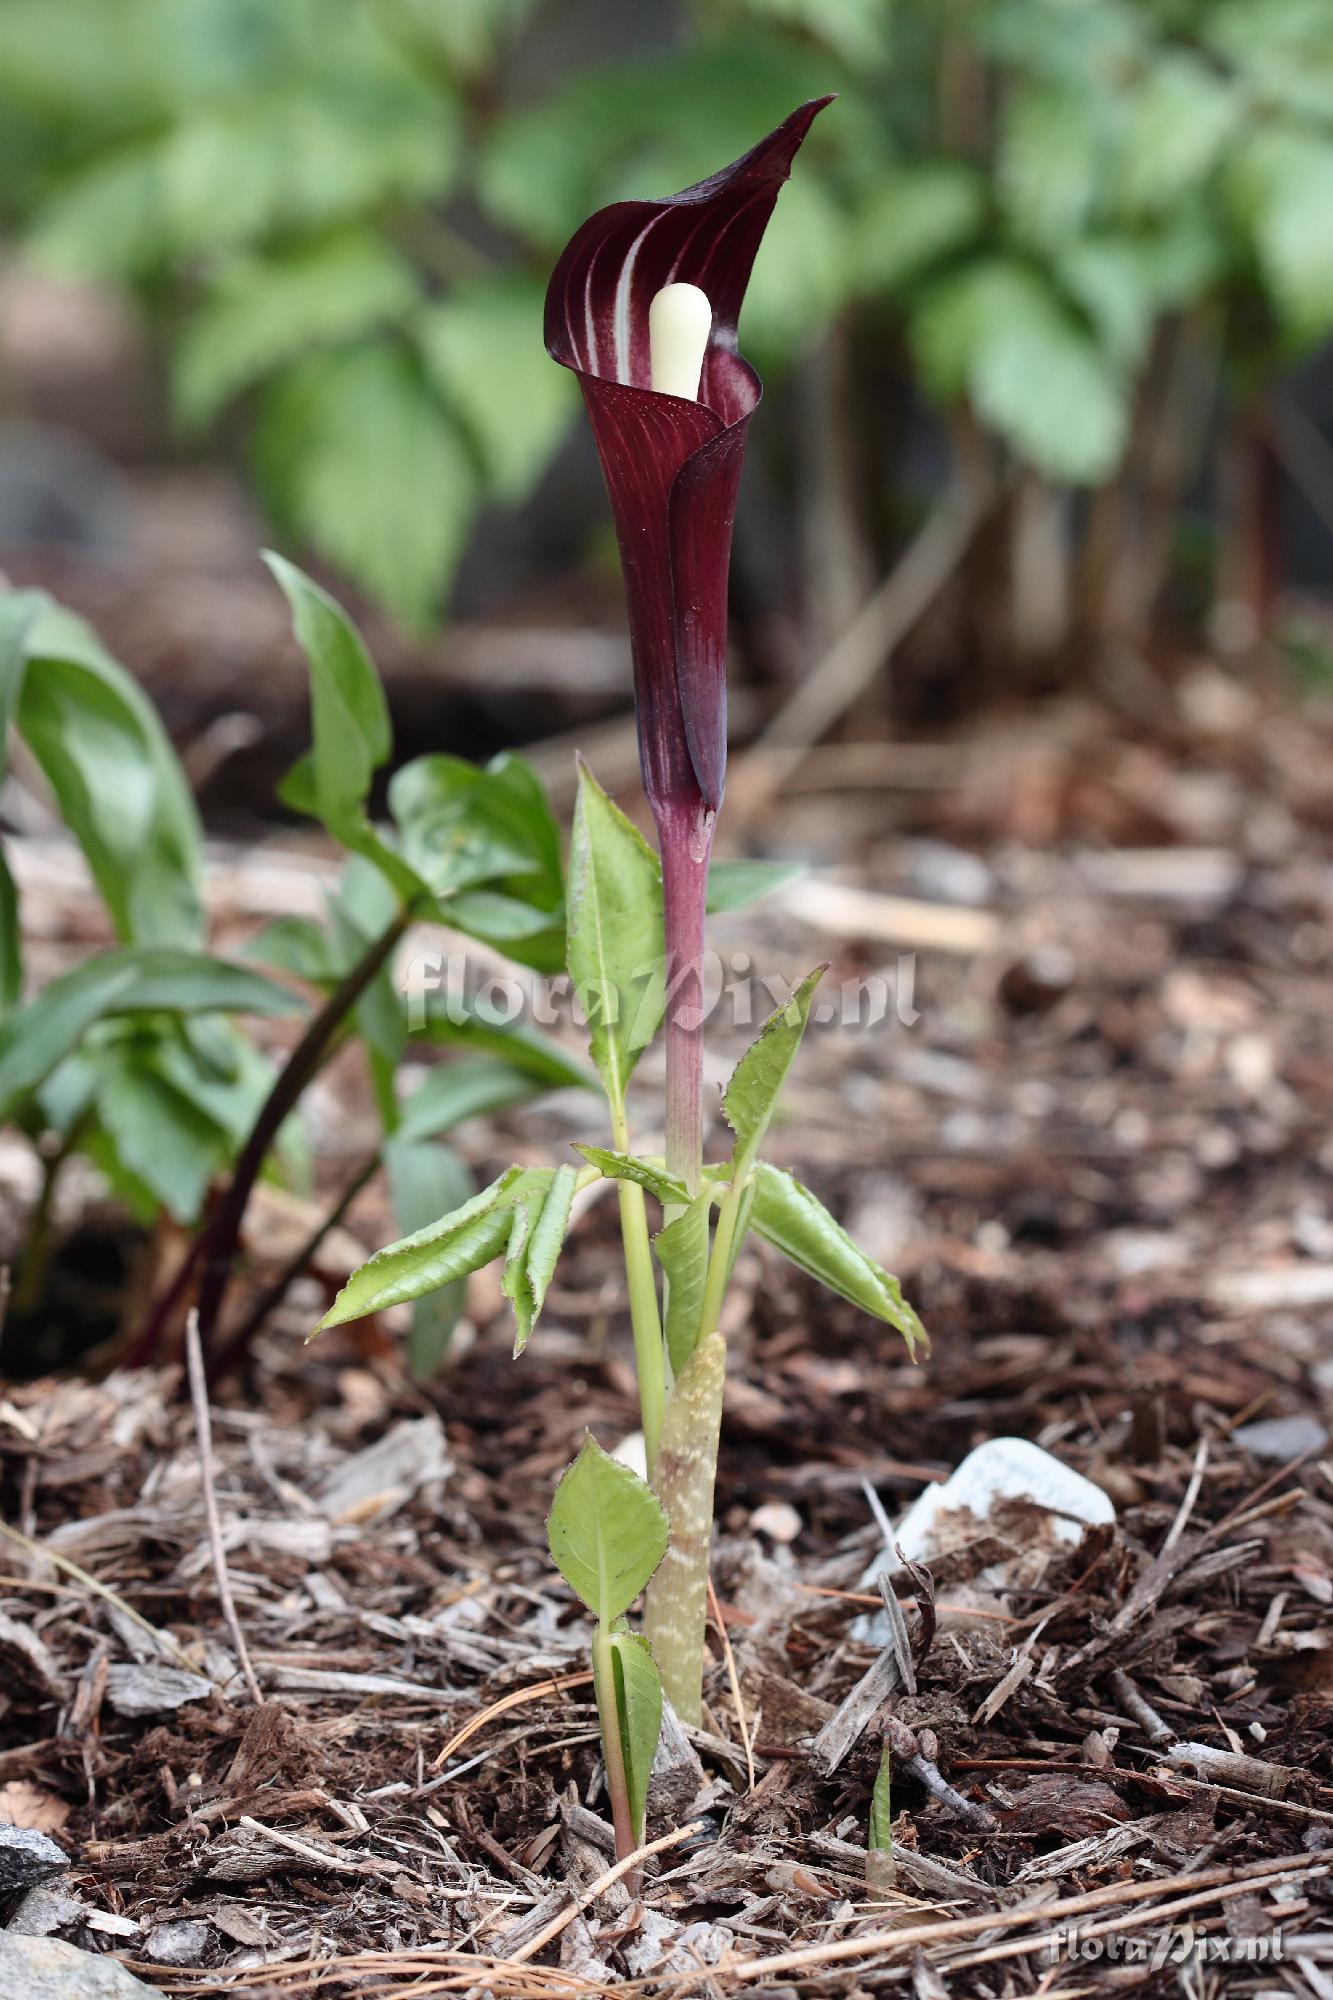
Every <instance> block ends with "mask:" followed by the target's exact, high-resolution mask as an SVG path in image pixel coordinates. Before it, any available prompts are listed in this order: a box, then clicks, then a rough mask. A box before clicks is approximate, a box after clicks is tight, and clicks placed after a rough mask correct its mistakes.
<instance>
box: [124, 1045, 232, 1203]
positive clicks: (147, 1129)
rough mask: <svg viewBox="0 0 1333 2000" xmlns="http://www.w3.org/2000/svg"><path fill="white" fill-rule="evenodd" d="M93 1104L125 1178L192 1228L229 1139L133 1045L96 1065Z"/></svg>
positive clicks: (196, 1104) (225, 1152)
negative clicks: (98, 1067) (99, 1069)
mask: <svg viewBox="0 0 1333 2000" xmlns="http://www.w3.org/2000/svg"><path fill="white" fill-rule="evenodd" d="M96 1102H97V1116H98V1120H99V1122H100V1124H101V1127H102V1129H103V1131H104V1132H105V1134H106V1136H107V1138H108V1139H109V1140H110V1141H111V1143H112V1145H113V1146H114V1147H115V1149H116V1152H117V1154H118V1156H119V1158H120V1160H121V1163H122V1164H123V1166H124V1167H125V1168H126V1169H127V1170H128V1172H130V1173H131V1174H133V1175H134V1176H135V1178H136V1179H137V1180H139V1181H140V1182H141V1183H142V1184H143V1186H144V1187H145V1188H147V1189H148V1191H149V1192H150V1193H151V1194H152V1196H153V1199H154V1200H155V1201H156V1202H157V1203H159V1204H160V1205H161V1207H163V1208H165V1210H166V1211H167V1213H168V1215H170V1216H172V1217H173V1219H174V1220H175V1221H177V1222H179V1223H181V1224H182V1225H183V1226H186V1227H188V1226H189V1225H190V1224H192V1223H194V1222H195V1221H197V1220H198V1217H199V1215H200V1213H201V1211H202V1209H203V1205H204V1196H205V1195H206V1194H207V1192H208V1185H209V1182H210V1180H211V1179H212V1176H213V1174H214V1173H215V1172H217V1171H218V1170H219V1169H220V1168H221V1167H222V1166H223V1165H224V1164H225V1162H226V1160H227V1158H228V1156H229V1153H230V1147H229V1144H228V1137H227V1134H226V1133H224V1132H223V1131H222V1130H221V1129H220V1128H219V1126H218V1125H217V1124H216V1123H215V1121H214V1120H213V1119H212V1118H210V1117H209V1116H208V1114H207V1113H206V1112H205V1111H204V1110H203V1109H202V1108H201V1107H200V1105H199V1104H198V1103H197V1102H196V1101H195V1100H194V1099H193V1098H192V1097H191V1096H190V1095H188V1094H187V1093H186V1092H185V1091H183V1090H181V1089H180V1088H179V1087H178V1085H177V1084H176V1083H175V1082H174V1081H173V1080H171V1079H170V1078H168V1077H166V1076H164V1075H163V1074H162V1073H161V1071H160V1070H159V1069H158V1068H157V1067H156V1065H155V1064H154V1063H153V1061H152V1060H151V1058H148V1057H145V1056H142V1055H140V1054H138V1053H137V1052H136V1051H135V1050H134V1048H133V1047H132V1046H129V1047H123V1048H121V1049H119V1050H117V1051H115V1052H114V1055H113V1057H112V1059H111V1060H110V1061H108V1062H107V1063H106V1064H104V1065H103V1066H102V1073H101V1075H100V1077H99V1080H98V1087H97V1099H96Z"/></svg>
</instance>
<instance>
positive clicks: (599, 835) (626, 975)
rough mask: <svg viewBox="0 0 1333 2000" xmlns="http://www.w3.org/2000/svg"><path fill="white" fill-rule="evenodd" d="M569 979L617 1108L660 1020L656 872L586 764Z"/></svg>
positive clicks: (575, 852)
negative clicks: (657, 996) (655, 989)
mask: <svg viewBox="0 0 1333 2000" xmlns="http://www.w3.org/2000/svg"><path fill="white" fill-rule="evenodd" d="M568 951H569V976H570V978H571V979H572V980H573V982H574V991H575V992H576V993H577V995H578V998H579V1004H580V1005H581V1007H582V1008H583V1012H584V1014H585V1016H586V1017H587V1022H588V1040H589V1044H590V1046H591V1049H592V1059H593V1062H594V1063H595V1064H596V1066H597V1070H598V1073H599V1075H600V1076H601V1079H602V1082H603V1084H604V1085H605V1086H606V1092H607V1096H608V1097H609V1098H610V1100H611V1103H612V1104H613V1105H623V1103H624V1101H625V1091H626V1089H627V1088H628V1086H629V1080H630V1077H631V1076H632V1074H633V1072H634V1066H635V1064H636V1063H637V1062H638V1060H639V1057H640V1055H641V1054H642V1053H643V1051H644V1049H645V1048H646V1047H647V1045H648V1043H649V1042H650V1041H651V1040H652V1038H653V1035H654V1034H655V1032H656V1030H657V1026H658V1023H659V1021H660V1020H661V1015H662V1007H661V1006H659V1005H658V1004H656V1000H655V998H654V993H653V986H654V975H655V974H656V980H655V984H656V987H657V989H658V993H659V997H661V998H663V1000H664V996H662V995H661V993H660V989H661V987H662V984H663V982H662V979H661V967H662V871H661V866H660V863H659V862H658V859H657V856H656V855H655V854H654V853H653V850H652V848H651V847H649V845H648V843H647V841H646V840H645V839H644V838H643V835H642V834H641V833H640V832H639V831H638V829H637V828H636V827H635V826H633V825H632V824H631V822H630V821H629V820H628V819H626V817H625V815H624V813H622V812H621V810H620V808H619V806H617V805H616V804H615V803H614V801H613V800H611V799H610V798H608V796H607V794H606V793H605V792H604V791H603V790H602V788H601V786H600V785H599V784H598V783H597V781H596V779H595V778H594V777H593V776H592V774H591V772H590V771H589V770H588V769H587V768H586V766H581V767H580V770H579V790H578V800H577V803H576V804H575V808H574V834H573V843H572V846H571V849H570V857H569V921H568Z"/></svg>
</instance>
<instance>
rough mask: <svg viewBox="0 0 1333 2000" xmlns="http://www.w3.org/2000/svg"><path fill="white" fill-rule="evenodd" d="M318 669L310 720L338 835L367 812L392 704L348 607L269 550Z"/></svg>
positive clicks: (325, 817)
mask: <svg viewBox="0 0 1333 2000" xmlns="http://www.w3.org/2000/svg"><path fill="white" fill-rule="evenodd" d="M264 561H265V562H266V563H267V564H268V567H269V569H270V570H271V571H272V572H273V575H274V578H275V579H276V581H277V583H278V585H279V587H280V588H281V590H282V593H283V595H284V596H285V597H286V599H287V602H288V604H289V605H290V606H291V611H292V629H293V630H294V632H295V633H296V639H297V643H298V644H299V646H300V648H301V651H302V652H303V653H304V654H305V657H306V663H307V665H308V666H309V668H310V721H311V729H312V732H313V735H314V750H313V764H312V767H311V771H312V776H313V779H314V786H315V796H316V799H317V801H318V808H319V817H320V818H321V820H322V821H323V822H324V824H325V826H327V827H328V828H329V830H330V831H331V832H332V833H334V835H335V836H338V835H339V834H340V830H341V829H342V828H343V827H344V826H345V825H346V824H347V823H348V822H349V821H351V820H354V819H356V818H358V817H359V816H360V815H361V814H362V813H363V812H364V810H365V804H366V800H367V798H368V796H369V793H370V787H371V782H372V780H373V778H374V776H375V772H376V771H377V770H378V769H379V767H380V765H381V764H383V763H384V762H386V760H387V759H388V757H389V754H390V752H391V751H392V749H393V737H392V733H391V731H390V727H389V705H388V703H387V702H386V700H385V698H384V689H383V686H382V685H381V683H380V677H379V675H378V674H377V673H376V671H375V668H374V665H373V664H372V661H371V658H370V655H369V653H368V652H367V651H366V647H365V642H364V640H363V639H362V637H361V634H360V633H359V632H358V631H357V629H356V627H355V625H353V623H352V621H351V619H350V618H349V617H348V616H347V613H346V612H345V611H344V610H343V608H342V606H341V605H340V604H338V603H336V602H335V601H334V599H333V598H332V597H330V596H329V594H328V592H327V591H326V590H321V588H320V586H319V585H318V584H317V583H314V582H312V581H311V579H310V578H309V577H308V576H306V574H305V573H304V571H302V570H299V569H298V568H297V567H296V565H295V563H291V562H288V561H287V559H286V557H285V556H280V555H276V554H274V553H273V551H272V550H268V549H266V550H265V552H264Z"/></svg>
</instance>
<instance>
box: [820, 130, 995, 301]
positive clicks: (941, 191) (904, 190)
mask: <svg viewBox="0 0 1333 2000" xmlns="http://www.w3.org/2000/svg"><path fill="white" fill-rule="evenodd" d="M985 215H986V188H985V183H984V182H983V181H982V179H981V176H980V175H979V174H978V173H977V172H976V170H975V168H973V167H971V166H968V165H967V164H965V163H964V162H963V161H961V160H925V161H922V162H921V163H919V164H917V165H913V166H910V167H904V168H902V169H900V170H899V171H897V172H890V173H888V174H886V175H883V176H879V175H877V176H876V177H875V180H874V183H873V185H872V186H871V188H870V189H869V191H868V194H867V198H866V203H865V206H864V208H863V209H862V210H861V212H860V214H859V215H858V216H857V219H856V227H855V233H854V236H853V239H852V246H851V254H852V257H853V260H854V267H855V272H856V279H855V282H856V286H857V289H858V291H860V292H863V293H870V294H872V295H873V294H874V293H876V292H881V291H894V290H897V289H900V288H902V287H904V286H908V285H911V284H912V283H913V282H914V281H915V280H917V279H919V278H920V276H921V274H922V273H923V272H924V271H926V270H928V269H929V268H930V266H931V265H934V264H938V263H940V262H942V261H943V260H944V258H946V257H948V256H951V255H952V254H953V253H954V252H956V251H959V250H962V249H964V248H965V247H966V246H967V245H968V244H969V243H971V242H972V241H973V240H974V239H975V238H976V237H977V236H978V235H979V234H980V232H981V229H982V226H983V224H984V221H985Z"/></svg>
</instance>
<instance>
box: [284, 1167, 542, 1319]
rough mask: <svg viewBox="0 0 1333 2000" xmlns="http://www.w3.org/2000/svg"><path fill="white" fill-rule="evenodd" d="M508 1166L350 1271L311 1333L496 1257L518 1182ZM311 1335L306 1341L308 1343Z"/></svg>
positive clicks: (433, 1287) (403, 1301)
mask: <svg viewBox="0 0 1333 2000" xmlns="http://www.w3.org/2000/svg"><path fill="white" fill-rule="evenodd" d="M521 1177H522V1174H521V1169H520V1168H518V1167H510V1168H508V1169H507V1170H506V1172H504V1173H503V1174H501V1175H500V1176H499V1177H498V1178H497V1179H496V1180H493V1181H492V1182H491V1184H490V1186H489V1187H486V1188H483V1189H482V1190H481V1193H480V1194H476V1195H474V1196H473V1197H472V1199H471V1201H465V1202H464V1203H463V1204H462V1206H461V1207H459V1208H455V1209H453V1210H451V1212H450V1213H449V1214H448V1215H444V1216H441V1217H440V1219H439V1220H438V1221H437V1222H432V1223H430V1224H429V1225H428V1226H427V1227H426V1228H424V1229H418V1230H416V1231H414V1232H413V1233H412V1234H411V1235H410V1236H404V1237H403V1238H402V1239H401V1241H399V1242H397V1243H390V1244H389V1245H388V1246H387V1247H386V1248H385V1249H383V1250H377V1251H376V1252H375V1255H374V1256H373V1257H371V1258H369V1259H368V1260H367V1262H366V1263H364V1264H362V1265H361V1267H360V1269H359V1270H356V1271H353V1273H352V1275H351V1277H350V1278H349V1279H348V1280H347V1283H346V1284H345V1285H344V1286H343V1288H342V1290H341V1291H340V1292H339V1294H338V1296H337V1298H336V1299H335V1300H334V1302H333V1304H332V1305H331V1306H330V1308H329V1310H328V1311H327V1312H326V1313H325V1315H324V1317H323V1319H322V1320H321V1321H320V1322H319V1325H318V1326H317V1327H316V1328H315V1333H323V1332H324V1331H325V1330H326V1329H327V1328H328V1327H331V1326H343V1325H344V1324H345V1323H346V1322H347V1321H348V1320H352V1319H364V1318H365V1316H366V1314H367V1313H374V1312H383V1311H384V1310H385V1308H386V1307H388V1306H398V1305H409V1304H411V1302H412V1300H413V1299H420V1298H424V1297H425V1296H426V1294H427V1293H428V1292H434V1291H437V1290H438V1289H439V1287H440V1286H441V1285H447V1284H449V1283H451V1281H452V1280H453V1279H455V1278H464V1277H466V1276H467V1274H468V1272H469V1271H477V1270H480V1268H481V1266H482V1265H483V1264H489V1263H490V1261H491V1259H492V1257H498V1256H499V1254H500V1252H501V1251H502V1250H503V1249H504V1247H505V1245H506V1243H507V1242H508V1241H509V1232H510V1229H511V1227H512V1225H513V1219H514V1217H513V1209H512V1207H511V1205H510V1203H509V1201H508V1200H507V1199H506V1197H507V1196H508V1194H509V1193H510V1191H511V1190H512V1189H513V1187H514V1185H515V1183H516V1182H517V1181H518V1180H519V1179H521ZM313 1337H314V1335H312V1336H311V1338H312V1339H313Z"/></svg>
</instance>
